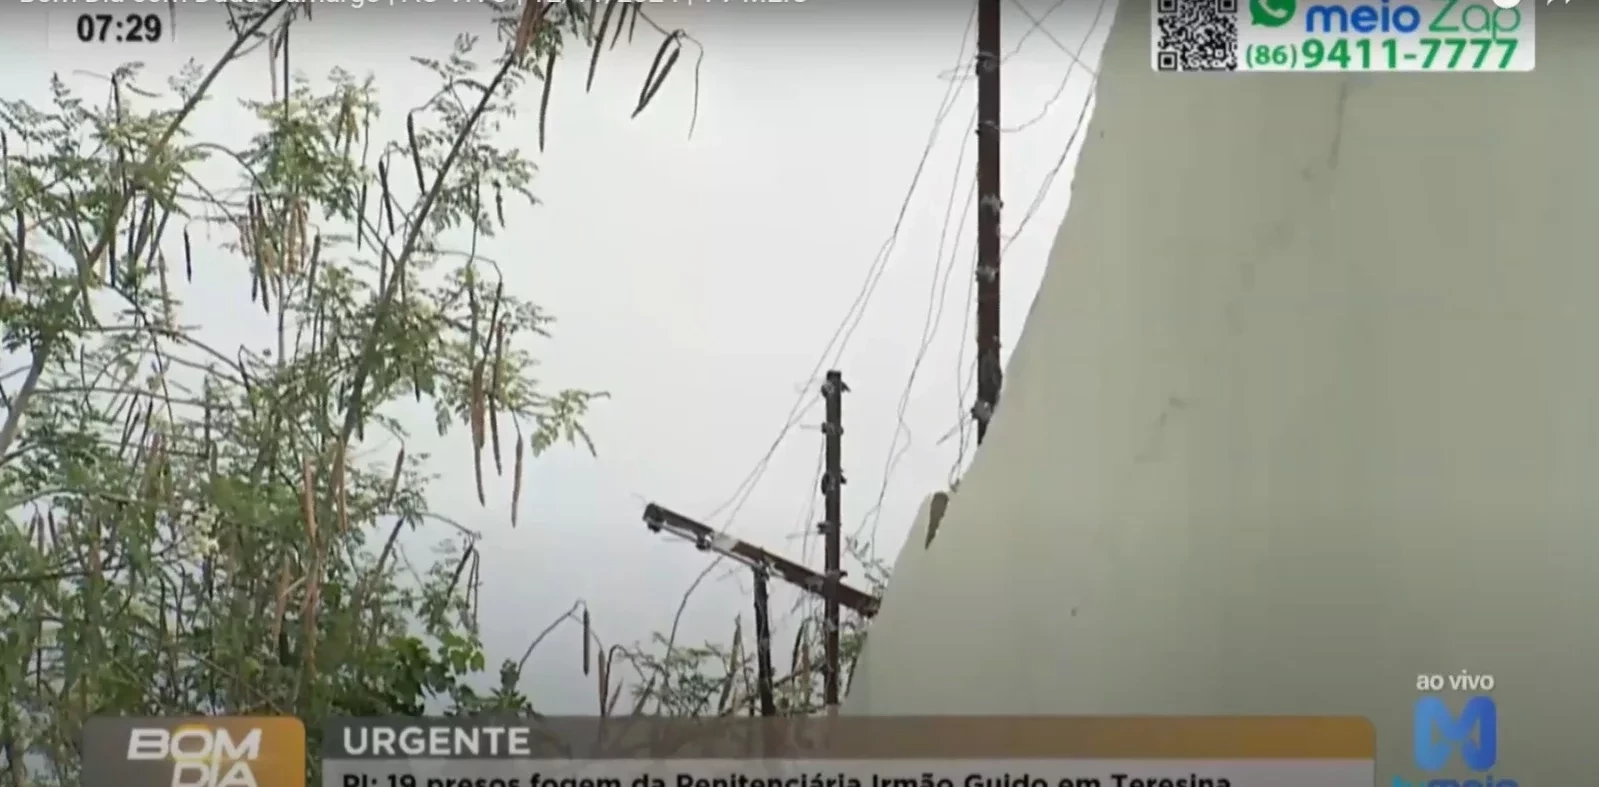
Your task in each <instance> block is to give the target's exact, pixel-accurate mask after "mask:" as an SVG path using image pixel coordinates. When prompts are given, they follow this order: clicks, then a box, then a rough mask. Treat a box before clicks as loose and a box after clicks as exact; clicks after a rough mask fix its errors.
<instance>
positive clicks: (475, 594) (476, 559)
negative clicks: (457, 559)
mask: <svg viewBox="0 0 1599 787" xmlns="http://www.w3.org/2000/svg"><path fill="white" fill-rule="evenodd" d="M482 590H483V553H482V552H481V551H478V552H473V553H472V568H471V569H469V570H468V571H467V572H466V592H467V599H466V605H467V612H468V614H470V615H471V616H472V625H473V626H476V625H477V618H478V611H479V610H481V609H482V608H483V593H482Z"/></svg>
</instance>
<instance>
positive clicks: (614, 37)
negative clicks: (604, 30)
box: [611, 3, 633, 49]
mask: <svg viewBox="0 0 1599 787" xmlns="http://www.w3.org/2000/svg"><path fill="white" fill-rule="evenodd" d="M632 5H633V4H632V3H623V4H622V15H621V16H619V17H617V18H616V32H615V33H612V34H611V48H612V49H615V48H616V42H618V41H621V40H622V28H624V27H627V25H626V24H624V23H625V22H626V21H627V9H628V8H629V7H630V6H632ZM628 40H629V41H631V40H633V39H632V37H631V36H629V37H628Z"/></svg>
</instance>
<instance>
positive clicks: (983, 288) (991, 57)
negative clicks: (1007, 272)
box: [972, 0, 1004, 443]
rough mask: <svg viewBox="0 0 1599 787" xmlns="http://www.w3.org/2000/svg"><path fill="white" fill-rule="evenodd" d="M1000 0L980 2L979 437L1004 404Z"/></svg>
mask: <svg viewBox="0 0 1599 787" xmlns="http://www.w3.org/2000/svg"><path fill="white" fill-rule="evenodd" d="M999 19H1000V0H978V3H977V64H976V66H975V68H976V71H977V402H976V404H974V405H973V406H972V417H973V419H975V420H976V421H977V442H979V443H981V442H982V441H983V438H984V437H985V436H986V435H987V434H988V422H989V419H991V418H993V416H994V410H995V408H997V407H998V406H999V389H1000V385H1001V383H1002V382H1003V380H1004V371H1003V370H1002V369H1001V368H1000V363H999V325H1000V323H999V293H1000V289H999V262H1000V260H999V257H1000V236H999V232H1000V229H999V228H1000V224H999V217H1000V209H1001V207H1002V203H1001V202H1000V189H999V171H1000V166H999V110H1000V92H999V90H1000V88H999V86H1000V81H999V65H1000V62H999V61H1000V37H999V31H1000V25H999Z"/></svg>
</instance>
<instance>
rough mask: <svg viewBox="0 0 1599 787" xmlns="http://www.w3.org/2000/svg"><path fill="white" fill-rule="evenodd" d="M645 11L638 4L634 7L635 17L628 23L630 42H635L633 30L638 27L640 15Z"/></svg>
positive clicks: (628, 39)
mask: <svg viewBox="0 0 1599 787" xmlns="http://www.w3.org/2000/svg"><path fill="white" fill-rule="evenodd" d="M643 12H644V9H642V8H639V7H638V6H634V7H633V18H632V19H630V20H628V23H627V42H628V43H629V44H631V43H633V31H634V30H635V29H637V28H638V15H639V14H641V13H643Z"/></svg>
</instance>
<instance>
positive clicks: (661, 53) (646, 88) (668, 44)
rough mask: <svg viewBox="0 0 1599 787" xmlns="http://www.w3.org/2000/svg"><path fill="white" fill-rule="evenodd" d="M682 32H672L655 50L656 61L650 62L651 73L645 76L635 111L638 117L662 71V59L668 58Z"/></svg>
mask: <svg viewBox="0 0 1599 787" xmlns="http://www.w3.org/2000/svg"><path fill="white" fill-rule="evenodd" d="M682 32H683V31H681V30H674V31H672V34H671V35H668V36H667V37H666V39H665V40H663V41H661V46H660V47H659V48H657V49H656V50H655V59H654V60H652V61H650V70H649V73H647V74H645V75H644V84H643V85H641V86H640V87H639V91H638V109H637V110H635V111H634V112H633V114H635V115H637V114H638V113H639V112H640V111H642V110H643V109H644V103H645V102H646V101H648V98H647V96H648V94H649V92H650V86H651V85H653V84H655V82H656V75H657V74H659V73H660V71H661V59H662V58H664V57H666V53H667V52H669V51H671V49H672V46H673V45H674V44H676V43H677V37H678V36H679V35H681V34H682Z"/></svg>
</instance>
